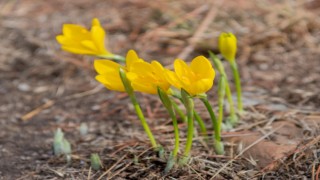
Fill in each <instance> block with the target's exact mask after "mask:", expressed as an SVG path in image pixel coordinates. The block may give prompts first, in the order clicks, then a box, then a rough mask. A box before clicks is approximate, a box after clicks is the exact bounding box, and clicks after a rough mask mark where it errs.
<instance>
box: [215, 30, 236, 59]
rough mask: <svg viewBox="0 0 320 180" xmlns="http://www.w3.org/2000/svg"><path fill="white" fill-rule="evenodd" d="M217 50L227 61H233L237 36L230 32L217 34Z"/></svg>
mask: <svg viewBox="0 0 320 180" xmlns="http://www.w3.org/2000/svg"><path fill="white" fill-rule="evenodd" d="M219 50H220V53H221V54H222V56H223V57H224V58H225V59H227V60H228V61H233V60H234V59H235V56H236V53H237V38H236V36H235V35H234V34H232V33H221V34H220V36H219Z"/></svg>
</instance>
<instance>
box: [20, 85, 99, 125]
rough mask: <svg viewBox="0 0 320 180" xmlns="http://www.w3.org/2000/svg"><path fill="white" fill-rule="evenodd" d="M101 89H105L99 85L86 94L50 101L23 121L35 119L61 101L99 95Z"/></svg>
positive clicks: (26, 116) (24, 117) (22, 118)
mask: <svg viewBox="0 0 320 180" xmlns="http://www.w3.org/2000/svg"><path fill="white" fill-rule="evenodd" d="M101 89H103V85H101V84H99V85H98V86H97V87H95V88H93V89H90V90H88V91H84V92H80V93H75V94H72V95H70V96H66V97H63V98H61V99H59V100H49V101H47V102H46V103H44V104H42V105H41V106H39V107H37V108H35V109H34V110H32V111H30V112H28V113H26V114H25V115H23V116H22V117H21V120H22V121H28V120H30V119H31V118H33V117H34V116H36V115H37V114H39V113H40V112H42V111H43V110H45V109H48V108H49V107H51V106H53V105H54V104H55V103H57V102H59V101H64V100H71V99H78V98H82V97H85V96H89V95H93V94H95V93H98V92H99V91H100V90H101Z"/></svg>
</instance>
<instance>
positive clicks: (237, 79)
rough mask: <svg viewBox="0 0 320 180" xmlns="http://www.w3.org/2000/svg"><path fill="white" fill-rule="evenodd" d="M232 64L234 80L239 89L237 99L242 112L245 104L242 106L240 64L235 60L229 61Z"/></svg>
mask: <svg viewBox="0 0 320 180" xmlns="http://www.w3.org/2000/svg"><path fill="white" fill-rule="evenodd" d="M229 62H230V65H231V69H232V72H233V76H234V82H235V84H236V90H237V100H238V110H239V111H240V112H243V106H242V95H241V82H240V75H239V71H238V66H237V63H236V61H235V60H233V61H229Z"/></svg>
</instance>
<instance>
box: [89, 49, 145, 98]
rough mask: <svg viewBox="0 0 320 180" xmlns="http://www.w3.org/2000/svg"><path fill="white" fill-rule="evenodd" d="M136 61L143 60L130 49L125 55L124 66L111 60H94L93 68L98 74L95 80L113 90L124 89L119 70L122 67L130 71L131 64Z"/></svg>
mask: <svg viewBox="0 0 320 180" xmlns="http://www.w3.org/2000/svg"><path fill="white" fill-rule="evenodd" d="M136 62H143V60H142V59H140V58H139V57H138V55H137V53H136V52H135V51H134V50H130V51H128V53H127V56H126V66H122V65H120V64H118V63H116V62H113V61H111V60H100V59H98V60H95V61H94V68H95V70H96V71H97V73H98V75H97V76H96V80H97V81H99V82H100V83H102V84H103V85H105V87H106V88H107V89H110V90H114V91H122V92H124V91H125V88H124V86H123V83H122V81H121V78H120V74H119V70H120V68H122V69H124V70H125V71H126V72H130V71H131V69H132V65H133V64H134V63H136Z"/></svg>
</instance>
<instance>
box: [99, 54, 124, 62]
mask: <svg viewBox="0 0 320 180" xmlns="http://www.w3.org/2000/svg"><path fill="white" fill-rule="evenodd" d="M97 57H98V58H103V59H110V60H114V61H120V62H125V61H126V58H125V57H123V56H120V55H117V54H101V55H97Z"/></svg>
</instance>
